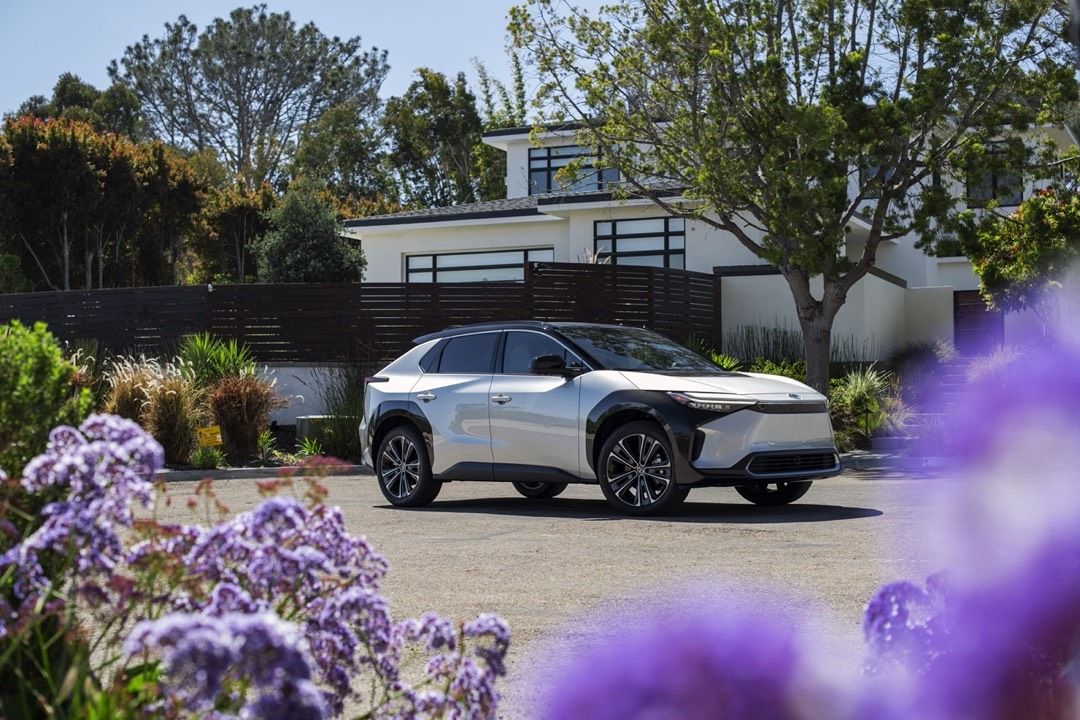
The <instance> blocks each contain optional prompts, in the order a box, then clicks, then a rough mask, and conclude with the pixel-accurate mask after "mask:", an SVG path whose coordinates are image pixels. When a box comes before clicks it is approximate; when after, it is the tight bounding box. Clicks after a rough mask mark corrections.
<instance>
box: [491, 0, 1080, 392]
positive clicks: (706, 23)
mask: <svg viewBox="0 0 1080 720" xmlns="http://www.w3.org/2000/svg"><path fill="white" fill-rule="evenodd" d="M1066 22H1067V17H1066V16H1065V14H1064V7H1063V5H1062V4H1060V3H1056V2H1054V0H1026V1H1025V2H1012V1H1010V0H990V1H988V2H981V3H967V2H955V3H954V2H944V3H927V2H925V1H924V0H811V1H810V2H794V1H793V0H779V1H778V2H764V1H763V0H732V1H731V2H723V3H721V2H714V1H711V0H645V1H644V2H634V3H625V2H624V3H621V4H617V5H615V6H612V7H606V8H605V9H603V10H602V11H601V12H600V14H599V15H598V16H590V15H587V14H586V13H584V12H582V11H580V10H575V9H570V10H569V11H567V12H566V13H563V14H559V13H557V12H555V11H553V10H552V3H551V2H550V0H529V2H528V4H527V5H525V6H521V7H517V8H514V9H513V10H512V11H511V31H512V34H513V37H514V40H515V43H516V44H517V46H518V47H521V48H524V49H525V50H526V51H527V52H528V59H529V61H530V62H529V64H531V65H532V66H534V67H536V68H537V70H538V71H539V73H540V75H541V79H542V86H541V89H540V97H541V99H542V101H543V102H545V103H547V104H548V110H549V112H550V113H551V114H552V116H553V117H557V118H569V119H574V120H577V121H579V122H581V123H583V124H584V126H585V129H584V130H583V131H582V133H581V135H582V139H583V142H586V143H588V144H590V145H592V146H594V147H595V148H596V149H597V150H598V151H599V152H600V154H601V156H602V157H604V158H606V159H607V160H606V162H608V163H609V164H610V165H612V166H614V167H617V168H618V170H619V172H620V175H621V178H622V180H623V182H624V185H625V190H624V195H627V196H637V197H644V198H648V199H650V200H652V201H653V202H654V203H655V204H656V205H657V206H658V207H660V208H662V209H663V211H664V212H666V213H670V214H672V215H679V216H684V217H690V218H696V219H697V220H699V221H700V222H702V223H705V224H707V225H710V226H713V227H715V228H718V229H720V230H722V231H726V233H728V234H729V235H730V236H731V237H733V238H734V241H736V242H738V243H740V244H741V245H742V246H743V247H745V248H746V249H747V250H749V251H750V252H751V253H753V254H754V255H756V256H757V257H759V258H761V259H763V260H765V261H767V262H769V263H772V264H774V265H776V266H777V267H778V268H779V270H780V272H781V274H782V275H783V277H784V279H785V280H786V281H787V284H788V286H789V288H790V290H791V293H792V296H793V299H794V301H795V306H796V310H797V315H798V319H799V323H800V326H801V328H802V332H803V337H804V344H805V348H806V360H807V375H808V382H809V384H810V385H812V386H813V387H815V388H817V389H818V390H820V391H824V390H826V389H827V385H828V361H829V350H830V334H831V329H832V325H833V320H834V318H835V317H836V313H837V312H838V311H839V309H840V308H841V306H842V305H843V304H844V302H845V299H846V297H847V294H848V292H849V291H850V290H851V288H852V287H853V286H854V285H855V283H856V282H858V281H859V280H860V279H862V278H863V277H865V276H866V274H867V273H868V272H870V270H871V269H872V268H873V267H874V266H875V263H876V261H877V253H878V249H879V248H880V246H881V244H882V243H883V242H887V241H889V240H895V239H899V238H901V237H904V236H905V235H907V234H908V233H912V232H914V233H918V234H919V235H920V244H921V246H923V247H926V248H927V249H929V250H932V249H933V247H934V246H935V244H936V243H937V242H938V241H939V240H941V239H942V238H945V237H948V236H950V235H951V234H952V233H954V232H955V231H956V230H957V228H958V225H962V224H963V222H960V221H961V220H962V218H960V217H959V215H958V213H957V212H956V206H957V198H956V195H957V193H954V192H952V189H953V188H952V187H951V185H950V184H951V183H952V184H958V183H962V182H963V181H964V180H965V179H967V178H968V177H971V176H975V177H978V176H979V175H980V174H981V173H982V172H983V171H985V170H986V169H987V167H988V165H989V164H990V163H991V161H995V162H1001V163H1008V164H1010V165H1011V167H1012V168H1013V169H1015V168H1024V170H1025V171H1027V172H1028V173H1029V174H1036V173H1039V172H1046V168H1045V167H1042V168H1040V167H1039V165H1038V160H1040V159H1041V158H1040V152H1041V151H1043V150H1045V148H1042V147H1033V145H1034V143H1033V142H1032V141H1031V140H1030V137H1029V136H1027V135H1025V133H1026V132H1027V131H1029V130H1030V129H1031V128H1032V126H1033V124H1035V123H1043V122H1050V121H1053V120H1054V119H1055V118H1054V115H1053V110H1054V108H1056V107H1060V106H1061V105H1062V104H1063V101H1067V100H1071V99H1072V98H1075V96H1076V83H1075V80H1074V78H1073V74H1072V67H1071V64H1070V63H1071V59H1072V58H1071V57H1070V52H1069V49H1068V47H1067V46H1066V44H1065V43H1064V41H1063V40H1062V37H1063V36H1062V31H1063V29H1064V27H1065V23H1066ZM997 140H1004V141H1005V142H1004V143H1003V144H1002V145H1000V146H997V147H992V146H991V142H992V141H997ZM999 149H1000V150H1001V152H991V150H999ZM818 283H820V284H818Z"/></svg>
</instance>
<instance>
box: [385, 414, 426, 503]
mask: <svg viewBox="0 0 1080 720" xmlns="http://www.w3.org/2000/svg"><path fill="white" fill-rule="evenodd" d="M375 474H376V476H377V477H378V478H379V489H380V490H382V494H383V497H385V498H386V499H387V500H389V501H390V504H391V505H397V506H398V507H422V506H424V505H427V504H429V503H430V502H431V501H432V500H434V499H435V497H436V496H437V495H438V494H439V490H441V489H442V483H441V482H439V481H438V480H436V479H435V478H433V477H432V475H431V462H430V461H429V460H428V455H427V448H426V447H425V445H424V440H423V438H421V437H420V433H418V432H417V431H416V430H415V429H414V428H412V427H409V426H406V425H399V426H398V427H396V428H393V429H392V430H390V432H388V433H386V437H384V438H383V439H382V442H381V443H379V452H378V455H377V456H376V460H375Z"/></svg>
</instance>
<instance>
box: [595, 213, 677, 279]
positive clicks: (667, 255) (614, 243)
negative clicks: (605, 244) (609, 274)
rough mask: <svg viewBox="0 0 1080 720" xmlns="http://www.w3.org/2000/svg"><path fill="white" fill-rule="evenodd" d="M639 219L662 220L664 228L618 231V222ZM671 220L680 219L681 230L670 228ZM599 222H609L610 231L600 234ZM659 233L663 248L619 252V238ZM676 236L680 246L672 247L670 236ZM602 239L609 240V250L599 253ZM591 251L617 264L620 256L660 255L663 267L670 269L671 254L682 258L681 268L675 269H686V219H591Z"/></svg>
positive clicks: (653, 235)
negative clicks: (680, 240)
mask: <svg viewBox="0 0 1080 720" xmlns="http://www.w3.org/2000/svg"><path fill="white" fill-rule="evenodd" d="M640 220H663V221H664V230H663V232H662V233H655V232H639V233H620V232H619V225H618V224H619V223H620V222H623V223H625V222H637V221H640ZM673 220H680V221H682V223H683V227H682V230H672V229H671V223H672V221H673ZM601 223H610V224H611V232H610V233H609V234H606V235H601V234H600V233H599V230H598V228H599V226H600V224H601ZM661 235H663V238H664V249H663V250H626V251H623V252H619V240H621V239H622V240H632V239H634V238H649V237H660V236H661ZM677 237H681V238H682V247H681V248H672V247H671V239H672V238H677ZM602 240H610V241H611V252H610V253H601V252H600V251H599V249H598V248H599V245H600V242H601V241H602ZM593 252H594V253H596V256H597V258H601V257H606V258H610V262H611V264H612V265H618V264H619V258H620V257H624V258H627V257H661V256H662V257H663V258H664V264H663V267H664V268H665V269H670V268H671V258H672V256H680V257H682V259H683V263H682V267H681V268H680V267H676V268H675V269H676V270H685V269H686V219H685V218H677V217H671V216H670V215H669V216H660V217H649V218H624V219H622V220H593ZM644 267H648V266H644Z"/></svg>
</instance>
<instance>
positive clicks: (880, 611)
mask: <svg viewBox="0 0 1080 720" xmlns="http://www.w3.org/2000/svg"><path fill="white" fill-rule="evenodd" d="M948 599H949V592H948V585H947V583H946V581H945V579H944V576H943V575H942V574H941V573H938V574H936V575H931V576H930V577H929V578H927V579H926V587H925V589H924V588H920V587H918V586H917V585H915V584H913V583H910V582H907V581H899V582H892V583H888V584H887V585H883V586H882V587H881V588H879V589H878V591H877V592H876V593H874V596H873V597H872V598H871V599H870V602H868V603H867V604H866V609H865V612H864V613H863V624H862V629H863V636H864V637H865V638H866V644H867V648H868V649H869V651H870V659H869V660H868V663H867V670H868V671H869V672H871V673H875V672H878V671H879V670H881V669H883V666H886V665H892V666H897V665H898V666H902V667H904V668H907V669H914V670H916V671H919V670H922V669H924V668H925V667H926V666H927V665H929V663H930V662H932V661H933V659H934V658H935V657H936V656H937V654H938V653H939V652H940V651H941V649H942V648H943V646H944V644H945V642H946V641H947V639H948V633H949V623H948V622H946V620H945V618H946V613H947V610H948V607H949V605H948Z"/></svg>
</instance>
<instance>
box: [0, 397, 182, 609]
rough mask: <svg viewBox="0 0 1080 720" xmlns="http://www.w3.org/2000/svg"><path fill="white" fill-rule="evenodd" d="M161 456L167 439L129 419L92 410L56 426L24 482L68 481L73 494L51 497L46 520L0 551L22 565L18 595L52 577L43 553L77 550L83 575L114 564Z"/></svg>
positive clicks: (31, 486)
mask: <svg viewBox="0 0 1080 720" xmlns="http://www.w3.org/2000/svg"><path fill="white" fill-rule="evenodd" d="M162 462H163V454H162V450H161V446H160V445H159V444H158V443H157V442H156V441H154V439H153V438H151V437H150V436H149V435H147V434H146V433H145V432H143V430H142V429H140V428H139V426H138V425H136V424H135V423H133V422H131V421H130V420H124V419H123V418H117V417H112V416H110V415H91V416H90V417H89V418H88V419H87V420H86V421H85V422H84V423H83V424H82V426H80V429H79V430H76V429H74V428H70V427H66V426H61V427H57V428H55V429H54V430H53V431H52V432H51V433H50V435H49V443H48V446H47V448H46V450H45V452H44V453H42V454H41V455H39V456H37V457H36V458H34V459H32V460H31V461H30V462H29V463H27V465H26V468H25V469H24V471H23V480H22V483H23V486H24V487H25V488H26V490H27V491H28V492H31V493H34V492H41V491H43V490H45V489H47V488H62V489H66V490H67V496H66V497H65V498H64V499H63V500H62V501H58V502H53V503H50V504H48V505H46V506H45V507H44V508H43V509H42V512H41V514H42V516H43V517H44V522H43V523H42V524H41V526H40V527H39V528H38V529H37V530H36V531H35V532H34V533H33V534H32V535H31V536H30V537H28V538H27V539H26V540H24V541H23V542H22V543H19V544H18V545H16V546H14V547H12V548H11V549H10V550H9V551H8V552H7V553H5V554H4V555H3V556H0V567H5V566H8V565H16V566H18V568H19V571H18V577H17V578H16V582H15V592H16V594H17V595H18V597H20V598H21V599H23V600H25V599H27V598H29V597H31V596H32V595H34V594H35V593H36V592H38V591H40V590H41V589H43V588H44V587H45V585H47V583H48V580H47V578H46V577H45V576H44V573H43V572H42V571H41V563H40V561H39V559H38V556H39V555H40V554H41V553H45V552H51V553H56V554H58V555H60V556H68V555H69V554H71V557H72V559H73V561H74V568H73V569H74V573H75V574H76V575H77V576H80V577H87V576H91V575H94V574H106V575H107V574H111V573H112V572H114V571H115V569H116V567H117V564H118V563H119V562H121V561H122V559H123V557H124V554H125V553H124V547H123V543H122V541H121V535H122V533H123V532H124V531H125V530H126V528H128V527H130V526H131V524H132V522H133V520H134V514H133V510H132V508H133V505H135V504H136V503H138V504H141V505H147V504H149V502H150V498H151V494H152V490H153V485H152V481H153V474H154V472H155V471H156V470H158V469H159V468H160V467H161V466H162Z"/></svg>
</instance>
